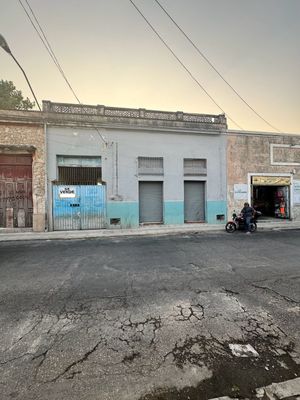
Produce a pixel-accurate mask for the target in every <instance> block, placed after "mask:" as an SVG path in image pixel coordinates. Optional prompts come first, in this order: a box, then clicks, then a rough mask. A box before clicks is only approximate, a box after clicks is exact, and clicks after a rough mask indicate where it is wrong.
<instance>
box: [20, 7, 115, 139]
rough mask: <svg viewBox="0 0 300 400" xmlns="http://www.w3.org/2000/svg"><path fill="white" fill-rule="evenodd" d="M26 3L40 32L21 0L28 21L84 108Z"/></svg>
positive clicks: (99, 133) (102, 137) (97, 130)
mask: <svg viewBox="0 0 300 400" xmlns="http://www.w3.org/2000/svg"><path fill="white" fill-rule="evenodd" d="M25 2H26V4H27V6H28V8H29V10H30V12H31V14H32V16H33V18H34V20H35V22H36V24H37V26H38V28H39V29H40V31H39V29H38V28H37V27H36V25H35V23H34V21H33V20H32V18H31V15H30V14H29V12H28V11H27V9H26V7H25V6H24V4H23V3H22V1H21V0H19V3H20V5H21V6H22V8H23V10H24V12H25V13H26V15H27V17H28V19H29V21H30V23H31V25H32V26H33V28H34V30H35V31H36V33H37V35H38V36H39V38H40V40H41V42H42V43H43V45H44V47H45V48H46V50H47V52H48V54H49V55H50V57H51V59H52V60H53V62H54V64H55V66H56V67H57V69H58V70H59V72H60V73H61V75H62V77H63V79H64V80H65V82H66V83H67V85H68V87H69V88H70V90H71V92H72V93H73V95H74V97H75V99H76V100H77V102H78V103H79V104H80V105H81V106H83V104H82V103H81V101H80V100H79V98H78V96H77V94H76V92H75V90H74V89H73V87H72V85H71V83H70V81H69V80H68V78H67V76H66V74H65V72H64V70H63V68H62V67H61V65H60V63H59V61H58V59H57V57H56V55H55V53H54V50H53V48H52V46H51V45H50V43H49V40H48V39H47V36H46V34H45V32H44V30H43V28H42V26H41V24H40V23H39V21H38V18H37V16H36V14H35V13H34V11H33V9H32V7H31V6H30V4H29V2H28V0H25ZM83 111H84V112H86V110H85V109H84V107H83ZM94 129H95V130H96V132H97V133H98V135H99V136H100V138H101V139H102V140H103V142H104V143H105V144H107V142H106V140H105V138H104V136H103V135H102V134H101V132H100V130H99V129H98V128H94Z"/></svg>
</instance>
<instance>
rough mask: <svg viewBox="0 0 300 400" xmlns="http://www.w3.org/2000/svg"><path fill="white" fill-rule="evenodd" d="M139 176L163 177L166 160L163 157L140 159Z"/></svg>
mask: <svg viewBox="0 0 300 400" xmlns="http://www.w3.org/2000/svg"><path fill="white" fill-rule="evenodd" d="M138 173H139V175H163V174H164V160H163V158H162V157H138Z"/></svg>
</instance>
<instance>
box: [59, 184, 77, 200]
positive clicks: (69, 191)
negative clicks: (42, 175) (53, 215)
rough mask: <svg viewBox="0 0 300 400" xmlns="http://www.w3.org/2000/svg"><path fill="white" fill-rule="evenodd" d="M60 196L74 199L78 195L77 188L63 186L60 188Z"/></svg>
mask: <svg viewBox="0 0 300 400" xmlns="http://www.w3.org/2000/svg"><path fill="white" fill-rule="evenodd" d="M59 197H60V198H61V199H73V198H74V197H76V190H75V188H74V187H65V186H61V187H60V188H59Z"/></svg>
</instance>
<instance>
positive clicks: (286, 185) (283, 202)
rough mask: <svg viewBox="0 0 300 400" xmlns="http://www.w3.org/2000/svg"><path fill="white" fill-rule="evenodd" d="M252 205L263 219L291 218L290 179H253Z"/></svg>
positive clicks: (270, 177) (271, 177) (268, 177)
mask: <svg viewBox="0 0 300 400" xmlns="http://www.w3.org/2000/svg"><path fill="white" fill-rule="evenodd" d="M251 186H252V187H251V188H252V205H253V207H254V208H255V209H256V210H258V211H261V212H262V214H263V217H272V218H281V219H289V218H290V178H286V177H273V176H265V177H257V176H255V177H252V185H251Z"/></svg>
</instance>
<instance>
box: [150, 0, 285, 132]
mask: <svg viewBox="0 0 300 400" xmlns="http://www.w3.org/2000/svg"><path fill="white" fill-rule="evenodd" d="M154 1H155V2H156V3H157V4H158V6H159V7H160V8H161V9H162V10H163V12H164V13H165V14H166V15H167V16H168V17H169V19H170V20H171V21H172V22H173V24H174V25H175V26H176V27H177V28H178V29H179V30H180V32H181V33H182V34H183V35H184V37H185V38H186V39H187V40H188V41H189V43H190V44H191V45H192V46H193V47H194V49H195V50H196V51H197V52H198V53H199V54H200V56H201V57H202V58H204V60H205V61H206V62H207V63H208V64H209V65H210V66H211V68H212V69H213V70H214V71H215V72H216V73H217V74H218V75H219V77H220V78H221V79H222V80H223V81H224V82H225V83H226V85H227V86H228V87H230V89H231V90H232V91H233V92H234V93H235V94H236V95H237V96H238V97H239V99H240V100H241V101H242V102H243V103H244V104H246V106H247V107H248V108H249V109H250V110H251V111H253V112H254V113H255V114H256V115H257V116H258V117H259V118H260V119H261V120H262V121H264V122H265V123H266V124H267V125H269V126H270V127H271V128H272V129H274V130H275V131H277V132H279V133H282V132H281V131H280V130H279V129H277V128H276V127H275V126H273V125H272V124H270V122H268V121H267V120H266V119H265V118H264V117H262V116H261V115H260V114H259V113H258V112H257V111H256V110H255V109H254V108H253V107H252V106H251V105H250V104H249V103H248V102H247V101H246V100H245V99H244V98H243V97H242V96H241V95H240V94H239V93H238V91H237V90H235V89H234V87H233V86H232V85H231V84H230V83H229V82H228V81H227V80H226V79H225V78H224V76H223V75H222V74H221V73H220V72H219V71H218V70H217V68H216V67H215V66H214V64H213V63H212V62H211V61H210V60H209V59H208V58H207V57H206V56H205V54H204V53H203V52H202V51H201V50H200V49H199V47H198V46H196V44H195V43H194V42H193V41H192V40H191V39H190V37H189V36H188V35H187V34H186V33H185V32H184V30H183V29H182V28H181V27H180V26H179V25H178V24H177V22H176V21H175V20H174V18H172V16H171V15H170V14H169V13H168V11H167V10H166V9H165V8H164V7H163V6H162V5H161V3H160V2H159V1H158V0H154Z"/></svg>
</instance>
